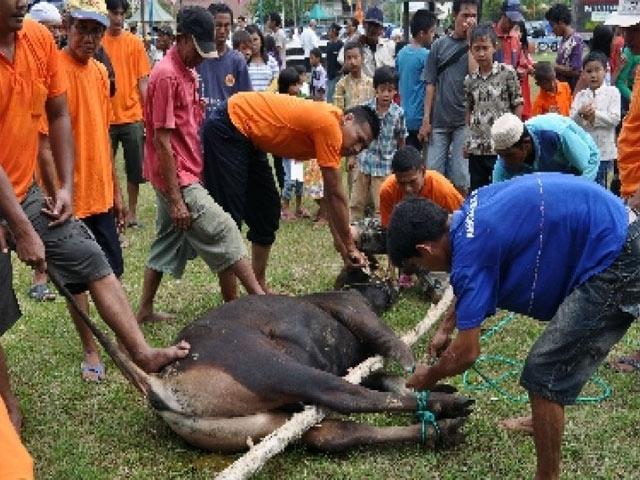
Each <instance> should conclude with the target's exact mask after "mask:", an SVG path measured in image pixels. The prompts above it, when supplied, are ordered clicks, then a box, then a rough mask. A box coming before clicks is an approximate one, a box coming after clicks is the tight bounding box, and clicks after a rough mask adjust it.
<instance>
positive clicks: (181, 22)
mask: <svg viewBox="0 0 640 480" xmlns="http://www.w3.org/2000/svg"><path fill="white" fill-rule="evenodd" d="M213 30H214V24H213V15H211V14H210V13H209V12H208V11H207V10H205V9H204V8H202V7H197V6H190V7H184V8H182V9H181V10H180V11H179V12H178V27H177V32H178V33H180V34H183V35H184V34H190V35H191V36H192V37H193V43H194V45H195V46H196V50H197V51H198V54H200V56H201V57H202V58H217V56H218V52H217V51H216V46H215V43H213Z"/></svg>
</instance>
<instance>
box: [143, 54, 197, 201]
mask: <svg viewBox="0 0 640 480" xmlns="http://www.w3.org/2000/svg"><path fill="white" fill-rule="evenodd" d="M202 120H203V112H202V107H201V105H200V99H199V97H198V88H197V76H196V73H195V70H192V69H189V68H187V67H185V66H184V64H183V63H182V60H181V59H180V56H179V55H178V51H177V50H176V47H175V46H174V47H172V48H171V49H170V50H169V52H167V54H166V55H165V57H164V58H163V59H162V60H161V61H160V62H159V63H158V64H156V65H155V66H154V67H153V70H152V71H151V76H150V77H149V86H148V87H147V99H146V101H145V104H144V125H145V128H146V131H147V135H146V140H145V145H144V168H143V173H144V176H145V178H146V179H147V180H149V181H150V182H151V184H152V185H153V186H154V187H155V188H156V189H157V190H159V191H161V192H163V193H166V190H167V189H166V184H165V181H164V178H163V177H162V174H161V171H160V161H159V160H158V156H157V154H156V149H155V147H154V145H153V137H154V131H155V130H156V129H158V128H167V129H170V130H172V132H171V150H172V151H173V157H174V159H175V162H176V172H175V174H176V175H177V177H178V184H179V185H180V187H186V186H188V185H191V184H193V183H197V182H200V177H201V174H202V152H201V147H200V136H199V134H198V132H199V129H200V125H201V123H202Z"/></svg>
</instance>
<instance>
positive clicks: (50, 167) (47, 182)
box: [38, 133, 58, 197]
mask: <svg viewBox="0 0 640 480" xmlns="http://www.w3.org/2000/svg"><path fill="white" fill-rule="evenodd" d="M38 166H39V167H40V181H41V182H42V187H43V188H44V191H45V195H46V196H48V197H53V196H54V195H55V193H56V190H57V188H58V175H57V174H56V164H55V162H54V161H53V153H52V152H51V145H50V144H49V135H46V134H44V133H39V134H38Z"/></svg>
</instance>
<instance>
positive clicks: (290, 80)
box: [278, 67, 300, 93]
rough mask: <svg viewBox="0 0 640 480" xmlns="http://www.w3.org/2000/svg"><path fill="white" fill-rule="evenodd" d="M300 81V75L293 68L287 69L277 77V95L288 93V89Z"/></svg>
mask: <svg viewBox="0 0 640 480" xmlns="http://www.w3.org/2000/svg"><path fill="white" fill-rule="evenodd" d="M299 81H300V73H298V69H297V68H295V67H287V68H285V69H284V70H282V71H281V72H280V74H279V75H278V93H289V87H290V86H291V85H295V84H297V83H298V82H299Z"/></svg>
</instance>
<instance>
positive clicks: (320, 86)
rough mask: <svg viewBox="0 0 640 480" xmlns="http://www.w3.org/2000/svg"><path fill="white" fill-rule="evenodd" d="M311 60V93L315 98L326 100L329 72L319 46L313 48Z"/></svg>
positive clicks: (310, 55)
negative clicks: (326, 69)
mask: <svg viewBox="0 0 640 480" xmlns="http://www.w3.org/2000/svg"><path fill="white" fill-rule="evenodd" d="M309 62H310V63H311V83H309V94H310V96H311V98H312V99H313V100H319V101H322V102H324V101H325V98H326V95H327V72H326V71H325V69H324V67H323V66H322V52H321V51H320V49H319V48H314V49H313V50H311V53H310V54H309Z"/></svg>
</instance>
